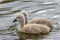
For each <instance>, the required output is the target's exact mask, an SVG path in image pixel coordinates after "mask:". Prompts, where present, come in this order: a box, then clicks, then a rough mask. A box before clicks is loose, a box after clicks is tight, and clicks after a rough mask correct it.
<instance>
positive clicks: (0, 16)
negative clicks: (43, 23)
mask: <svg viewBox="0 0 60 40" xmlns="http://www.w3.org/2000/svg"><path fill="white" fill-rule="evenodd" d="M59 2H60V0H13V1H8V0H7V1H3V0H0V40H18V39H19V38H18V35H17V33H16V28H15V25H14V23H13V22H12V21H13V20H14V19H15V17H16V15H15V14H16V13H17V12H20V11H21V10H26V11H28V12H29V13H28V14H29V20H30V19H32V18H49V19H51V20H52V21H53V27H54V29H53V31H52V32H50V34H49V35H47V36H44V37H43V38H40V40H60V7H59V6H60V3H59ZM28 40H29V39H28Z"/></svg>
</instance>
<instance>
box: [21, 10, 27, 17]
mask: <svg viewBox="0 0 60 40" xmlns="http://www.w3.org/2000/svg"><path fill="white" fill-rule="evenodd" d="M20 13H21V14H23V15H24V16H25V17H26V16H27V14H28V12H27V11H21V12H20Z"/></svg>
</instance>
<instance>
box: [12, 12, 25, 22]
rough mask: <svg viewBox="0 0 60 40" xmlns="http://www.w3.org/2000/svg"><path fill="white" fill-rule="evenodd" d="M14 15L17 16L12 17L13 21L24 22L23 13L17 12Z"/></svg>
mask: <svg viewBox="0 0 60 40" xmlns="http://www.w3.org/2000/svg"><path fill="white" fill-rule="evenodd" d="M16 15H17V16H16V19H14V21H13V22H17V21H19V22H20V23H22V22H25V21H24V20H25V18H24V15H23V14H21V13H17V14H16Z"/></svg>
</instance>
